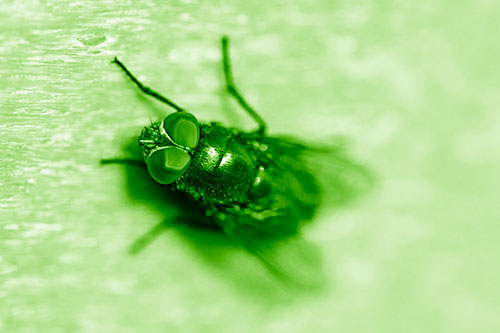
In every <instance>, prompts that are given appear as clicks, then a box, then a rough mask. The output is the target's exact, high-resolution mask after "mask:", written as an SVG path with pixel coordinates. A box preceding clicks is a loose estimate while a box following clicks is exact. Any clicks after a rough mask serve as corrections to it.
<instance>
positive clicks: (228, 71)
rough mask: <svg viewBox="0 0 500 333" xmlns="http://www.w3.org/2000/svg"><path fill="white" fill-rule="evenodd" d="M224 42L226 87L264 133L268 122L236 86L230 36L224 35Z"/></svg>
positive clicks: (223, 59)
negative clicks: (230, 54) (230, 56)
mask: <svg viewBox="0 0 500 333" xmlns="http://www.w3.org/2000/svg"><path fill="white" fill-rule="evenodd" d="M221 42H222V65H223V67H224V77H225V79H226V89H227V91H228V92H229V94H231V96H233V97H234V99H236V101H237V102H238V103H239V104H240V106H241V107H242V108H243V109H244V110H245V111H246V112H247V113H248V114H249V115H250V116H251V117H252V118H253V120H255V122H256V123H257V124H258V125H259V128H258V129H257V132H259V133H261V134H264V133H265V131H266V122H265V121H264V119H262V118H261V117H260V116H259V114H258V113H257V112H256V111H255V110H254V109H253V108H252V107H251V106H250V104H248V102H247V101H246V100H245V98H243V96H242V95H241V94H240V92H239V91H238V88H236V84H235V83H234V78H233V70H232V66H231V59H230V58H229V37H227V36H223V37H222V39H221Z"/></svg>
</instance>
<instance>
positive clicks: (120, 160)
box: [100, 158, 146, 167]
mask: <svg viewBox="0 0 500 333" xmlns="http://www.w3.org/2000/svg"><path fill="white" fill-rule="evenodd" d="M100 163H101V164H103V165H104V164H125V165H133V166H138V167H145V166H146V163H145V162H144V161H141V160H136V159H133V158H106V159H102V160H100Z"/></svg>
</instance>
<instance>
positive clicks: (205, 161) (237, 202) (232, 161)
mask: <svg viewBox="0 0 500 333" xmlns="http://www.w3.org/2000/svg"><path fill="white" fill-rule="evenodd" d="M221 46H222V65H223V71H224V78H225V84H226V90H227V92H228V93H229V94H230V95H231V96H232V97H233V98H234V99H235V100H236V102H237V103H238V104H239V105H240V106H241V107H242V109H243V110H244V111H245V112H246V113H247V114H248V115H249V116H250V117H251V118H252V119H253V120H254V121H255V123H256V124H257V128H256V129H255V130H254V131H249V132H246V131H242V130H240V129H237V128H229V127H226V126H223V125H222V124H220V123H216V122H210V123H203V122H198V120H197V118H196V117H195V116H194V115H193V114H191V113H189V112H187V111H186V110H185V109H184V108H183V107H181V106H179V105H178V104H176V103H174V102H173V101H172V100H170V99H169V98H167V97H165V96H163V95H161V94H160V93H158V92H156V91H155V90H153V89H151V88H149V87H147V86H145V85H143V84H142V83H141V82H140V81H139V80H138V79H137V78H136V77H135V76H134V75H133V74H132V73H131V72H130V71H129V70H128V68H127V67H126V66H125V65H124V64H123V63H122V62H121V61H120V60H118V58H116V57H115V58H114V60H113V62H114V63H115V64H116V65H118V66H119V67H120V68H121V69H122V70H123V72H124V73H125V74H126V75H127V76H128V77H129V78H130V80H132V82H133V83H134V84H135V85H136V86H137V87H138V88H139V89H140V90H141V91H142V92H143V93H145V94H147V95H149V96H151V97H153V98H155V99H157V100H159V101H161V102H163V103H165V104H167V105H168V106H170V107H171V108H173V109H174V110H175V112H173V113H171V114H169V115H167V116H166V117H165V118H164V119H162V120H161V121H157V122H153V123H152V124H151V125H150V126H146V127H144V129H143V130H142V132H141V134H140V135H139V139H138V143H139V146H140V148H141V152H142V161H134V160H130V159H110V160H102V161H101V162H102V163H104V164H106V163H129V164H138V165H145V166H146V168H147V170H148V172H149V175H150V176H151V177H152V178H153V179H154V180H155V181H157V182H158V183H160V184H163V185H165V186H166V187H169V188H170V189H171V190H173V191H177V192H182V193H184V194H185V195H186V196H187V197H188V198H189V199H190V200H191V201H192V202H194V203H195V204H196V205H197V206H198V207H199V208H200V210H201V211H202V212H203V215H204V217H203V223H205V224H208V225H210V226H214V227H216V228H218V229H220V230H222V231H223V232H224V233H225V234H226V235H227V236H229V237H230V238H231V239H234V240H237V241H238V242H239V243H240V244H242V245H243V246H244V247H245V248H247V249H248V250H249V251H250V252H251V253H253V254H254V255H256V257H257V258H258V259H260V260H261V262H263V263H264V264H265V266H266V267H267V268H268V269H269V270H270V271H271V272H273V273H275V274H277V275H279V276H287V275H293V274H295V272H288V270H289V269H285V268H283V265H282V263H281V262H279V260H281V259H279V260H278V259H276V258H274V257H273V255H272V254H271V253H272V252H271V251H269V249H270V248H272V246H273V244H277V242H279V241H280V240H282V239H285V238H286V237H290V236H293V235H295V234H296V233H297V231H298V230H299V229H300V227H301V226H302V225H303V224H304V223H305V222H307V221H309V220H311V219H312V217H313V216H314V213H315V211H316V209H317V207H318V205H319V203H320V201H321V198H322V191H321V188H320V186H319V182H318V179H317V178H316V177H315V175H314V174H313V172H311V171H310V170H309V168H308V163H307V161H306V159H307V156H308V154H309V153H311V152H315V151H316V152H317V151H318V149H316V148H310V147H308V146H307V145H304V144H301V143H299V142H297V141H294V140H290V139H285V138H279V137H271V136H268V135H267V134H266V129H267V125H266V123H265V121H264V120H263V118H262V117H261V116H260V115H259V114H258V113H257V112H256V111H255V109H254V108H253V107H252V106H250V104H249V103H248V102H247V101H246V99H245V98H244V97H243V95H242V94H241V93H240V91H239V89H238V88H237V86H236V84H235V82H234V78H233V71H232V66H231V61H230V56H229V39H228V37H225V36H224V37H222V39H221ZM333 153H335V152H333ZM336 160H337V162H336V163H337V167H339V165H341V164H342V163H344V165H343V166H342V167H340V168H343V169H344V171H345V170H347V171H348V172H349V169H351V170H354V169H356V168H357V167H356V166H355V165H354V164H350V163H349V162H347V164H346V160H343V159H342V158H341V157H340V155H336ZM332 167H334V166H332V165H330V166H329V168H332ZM339 179H340V178H335V186H337V189H339V191H340V192H342V194H346V193H347V192H348V191H349V187H350V186H351V185H350V184H344V183H345V182H344V183H342V182H341V181H338V180H339ZM342 186H344V188H342ZM285 260H286V259H285Z"/></svg>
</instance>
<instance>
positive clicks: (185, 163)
mask: <svg viewBox="0 0 500 333" xmlns="http://www.w3.org/2000/svg"><path fill="white" fill-rule="evenodd" d="M190 162H191V156H189V154H188V153H187V152H185V151H184V150H182V149H180V148H178V147H174V146H168V147H162V148H161V149H160V150H157V151H155V152H153V153H152V154H151V155H150V156H149V157H148V159H147V160H146V164H147V166H148V172H149V174H150V175H151V177H153V179H154V180H156V181H157V182H158V183H160V184H171V183H173V182H175V181H176V180H177V179H179V178H181V176H182V175H183V174H184V172H186V170H187V168H188V167H189V163H190Z"/></svg>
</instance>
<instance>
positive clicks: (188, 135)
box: [163, 112, 200, 149]
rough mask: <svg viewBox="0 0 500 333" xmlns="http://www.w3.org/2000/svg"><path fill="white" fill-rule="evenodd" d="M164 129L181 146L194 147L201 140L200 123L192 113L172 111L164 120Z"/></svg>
mask: <svg viewBox="0 0 500 333" xmlns="http://www.w3.org/2000/svg"><path fill="white" fill-rule="evenodd" d="M163 129H164V130H165V132H167V134H168V135H169V136H170V138H171V139H172V140H173V141H174V142H175V143H176V144H178V145H179V146H182V147H186V148H191V149H192V148H196V146H198V143H199V142H200V125H198V120H196V118H195V116H193V115H192V114H191V113H188V112H176V113H172V114H171V115H169V116H167V117H166V118H165V119H164V120H163Z"/></svg>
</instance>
